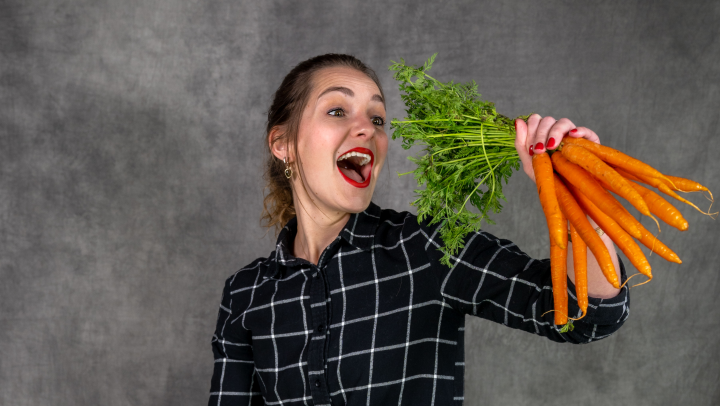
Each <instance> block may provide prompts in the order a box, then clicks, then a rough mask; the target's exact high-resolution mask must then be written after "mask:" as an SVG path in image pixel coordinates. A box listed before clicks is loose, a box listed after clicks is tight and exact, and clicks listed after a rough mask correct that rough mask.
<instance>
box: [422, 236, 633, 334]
mask: <svg viewBox="0 0 720 406" xmlns="http://www.w3.org/2000/svg"><path fill="white" fill-rule="evenodd" d="M438 227H439V225H438V224H434V225H432V226H429V225H427V224H426V223H423V224H421V228H423V230H424V233H423V234H424V235H426V238H427V239H428V243H427V244H425V247H426V248H425V249H426V251H427V254H428V257H429V258H430V260H431V263H432V266H433V268H434V269H436V270H437V272H435V275H436V277H437V282H438V286H439V289H440V293H441V295H442V297H443V300H445V301H446V302H447V303H449V304H450V305H451V306H453V308H456V309H458V310H459V311H461V312H463V313H466V314H471V315H474V316H478V317H482V318H484V319H488V320H492V321H494V322H497V323H501V324H504V325H506V326H508V327H512V328H516V329H521V330H524V331H527V332H530V333H535V334H538V335H541V336H544V337H547V338H549V339H551V340H553V341H558V342H570V343H575V344H581V343H589V342H592V341H597V340H599V339H602V338H605V337H608V336H610V335H611V334H612V333H614V332H615V331H617V330H618V329H619V328H620V327H621V326H622V325H623V323H624V322H625V320H627V318H628V316H629V314H630V307H629V305H630V297H629V294H628V288H627V286H624V287H623V288H622V289H621V290H620V293H618V295H617V296H615V297H614V298H611V299H598V298H592V297H591V298H588V301H589V305H588V310H587V315H586V316H585V317H584V318H583V319H581V320H578V321H574V322H573V327H574V329H573V330H572V331H569V332H567V333H560V331H559V329H560V328H561V327H562V326H556V325H555V322H554V315H553V313H552V312H550V313H546V312H548V311H549V310H553V307H554V304H553V294H552V278H551V275H550V260H549V259H541V260H538V259H533V258H530V257H529V256H528V255H527V254H525V253H524V252H522V251H521V250H520V249H519V248H518V247H517V246H516V245H515V244H514V243H513V242H511V241H508V240H504V239H499V238H496V237H495V236H493V235H492V234H490V233H486V232H484V231H479V232H473V233H470V234H468V236H467V237H466V239H465V246H464V248H463V249H462V250H461V251H460V253H459V254H458V255H457V257H455V258H453V259H452V260H451V263H452V264H453V266H452V267H451V268H449V267H447V266H446V265H443V264H441V263H440V258H441V257H442V255H443V254H442V252H440V250H439V249H438V248H439V247H440V244H441V243H442V240H441V239H440V235H439V233H437V232H436V231H437V229H438ZM618 260H619V258H618ZM618 262H619V263H620V272H621V284H622V283H623V282H625V280H626V279H627V275H626V273H625V267H624V265H623V263H622V261H620V260H619V261H618ZM568 313H569V315H570V316H571V317H579V316H580V315H581V314H582V312H581V311H580V308H579V306H578V304H577V298H576V296H575V285H574V284H573V283H572V282H571V281H570V279H569V278H568Z"/></svg>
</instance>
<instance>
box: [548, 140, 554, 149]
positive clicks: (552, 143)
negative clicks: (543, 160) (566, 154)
mask: <svg viewBox="0 0 720 406" xmlns="http://www.w3.org/2000/svg"><path fill="white" fill-rule="evenodd" d="M554 146H555V138H550V139H549V140H548V148H552V147H554Z"/></svg>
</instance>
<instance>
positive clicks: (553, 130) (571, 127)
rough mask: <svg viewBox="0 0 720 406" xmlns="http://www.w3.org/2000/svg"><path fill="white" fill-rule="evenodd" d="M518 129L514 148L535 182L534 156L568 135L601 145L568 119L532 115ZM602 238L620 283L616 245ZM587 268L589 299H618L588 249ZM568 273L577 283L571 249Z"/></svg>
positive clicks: (556, 145) (597, 138)
mask: <svg viewBox="0 0 720 406" xmlns="http://www.w3.org/2000/svg"><path fill="white" fill-rule="evenodd" d="M515 128H516V130H517V136H516V138H515V149H517V152H518V154H519V155H520V161H521V162H522V166H523V170H524V171H525V173H526V174H527V175H528V177H530V179H531V180H532V181H533V182H535V174H534V173H533V169H532V155H534V154H535V153H542V152H546V151H547V150H555V149H556V148H557V147H558V146H559V145H560V142H561V141H562V139H563V137H565V136H570V137H575V138H586V139H588V140H590V141H593V142H597V143H598V144H599V143H600V139H599V137H598V136H597V134H595V132H593V131H592V130H590V129H589V128H585V127H575V124H573V123H572V121H570V120H568V119H566V118H562V119H560V120H555V119H554V118H552V117H544V118H543V117H540V116H539V115H538V114H533V115H532V116H530V117H529V118H528V120H527V123H525V122H524V121H523V120H516V121H515ZM588 220H590V224H592V226H593V227H594V228H597V224H595V222H594V221H593V220H592V219H590V218H588ZM601 239H602V241H603V242H604V243H605V246H606V247H607V249H608V252H609V253H610V257H611V258H612V259H613V265H614V266H615V272H616V273H617V275H618V280H620V265H619V263H618V260H617V253H616V251H615V245H614V244H613V242H612V240H611V239H610V237H608V236H607V234H606V235H603V236H602V237H601ZM587 266H588V269H587V278H588V296H590V297H595V298H599V299H609V298H613V297H615V296H617V294H618V293H619V292H620V289H615V288H614V287H613V286H612V285H611V284H610V283H609V282H608V281H607V279H606V278H605V275H603V273H602V270H601V269H600V265H599V264H598V262H597V260H596V259H595V256H593V254H592V252H591V251H590V250H588V253H587ZM567 272H568V277H569V278H570V280H571V281H572V282H573V283H574V282H575V270H574V268H573V261H572V250H571V249H570V248H569V247H568V266H567Z"/></svg>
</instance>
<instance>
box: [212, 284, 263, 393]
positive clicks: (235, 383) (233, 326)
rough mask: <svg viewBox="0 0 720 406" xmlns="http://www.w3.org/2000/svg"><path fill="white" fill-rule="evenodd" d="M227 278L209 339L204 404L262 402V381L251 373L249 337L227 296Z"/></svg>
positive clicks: (253, 372) (250, 340) (252, 363)
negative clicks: (209, 375) (208, 377)
mask: <svg viewBox="0 0 720 406" xmlns="http://www.w3.org/2000/svg"><path fill="white" fill-rule="evenodd" d="M230 281H231V279H228V280H227V281H226V282H225V288H224V290H223V296H222V300H221V302H220V310H219V311H218V320H217V326H216V328H215V334H214V335H213V338H212V351H213V355H214V358H215V364H214V368H213V375H212V380H211V382H210V399H209V400H208V405H212V406H223V405H227V406H230V405H248V404H249V405H264V404H265V402H264V400H263V397H262V393H261V386H260V385H262V382H260V381H259V379H258V377H259V376H258V375H257V374H256V373H255V363H254V361H253V353H252V336H251V334H250V331H248V330H245V329H244V328H243V327H242V325H241V323H240V321H239V320H238V321H237V322H235V323H233V321H234V319H235V318H236V317H237V315H238V313H239V312H238V311H237V306H235V307H233V299H232V298H231V295H230V284H231V283H230Z"/></svg>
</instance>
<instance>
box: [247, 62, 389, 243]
mask: <svg viewBox="0 0 720 406" xmlns="http://www.w3.org/2000/svg"><path fill="white" fill-rule="evenodd" d="M338 66H343V67H348V68H352V69H356V70H358V71H360V72H362V73H364V74H365V75H367V76H368V77H369V78H370V79H372V80H373V82H375V84H376V85H377V87H378V89H380V95H381V96H382V97H383V99H384V98H385V95H384V94H383V90H382V86H380V80H379V79H378V77H377V75H376V74H375V71H373V70H372V69H370V68H369V67H368V66H367V65H365V64H364V63H362V62H361V61H360V60H359V59H357V58H355V57H354V56H351V55H343V54H325V55H319V56H316V57H314V58H310V59H308V60H306V61H303V62H300V63H299V64H298V65H297V66H295V67H294V68H293V69H292V70H291V71H290V73H288V74H287V76H285V79H283V81H282V83H281V84H280V87H278V89H277V90H276V91H275V96H274V97H273V102H272V105H270V110H268V113H267V114H268V120H267V125H266V127H265V145H267V147H268V149H267V151H268V155H267V158H266V161H265V174H264V176H263V178H264V179H265V188H266V189H268V194H267V195H266V196H265V198H264V199H263V212H262V216H261V218H260V221H261V223H262V225H263V226H264V227H268V228H270V227H275V233H276V234H277V233H279V232H280V230H281V229H282V228H283V227H284V226H285V224H286V223H287V222H288V221H289V220H290V219H292V218H293V217H295V214H296V211H295V202H293V195H292V183H291V182H290V179H288V178H286V177H285V164H284V163H283V161H282V160H281V159H278V158H277V157H275V155H273V153H272V149H271V148H272V147H271V145H270V144H269V143H268V142H267V139H268V136H269V135H270V132H271V131H272V130H273V128H275V127H277V126H283V127H285V128H284V131H283V133H282V134H281V135H280V136H278V137H276V138H275V139H274V140H272V145H274V144H275V143H276V142H286V143H287V145H288V147H290V146H292V148H288V152H289V151H292V153H293V154H294V155H295V156H291V157H288V159H289V160H292V161H294V162H296V163H297V168H298V169H299V171H298V172H300V173H299V174H298V175H299V176H300V175H301V174H302V165H301V162H300V157H299V156H297V155H296V151H297V133H298V128H299V127H300V119H301V117H302V114H303V111H304V110H305V106H306V105H307V102H308V98H309V97H310V93H311V92H312V86H313V79H314V75H315V73H316V72H318V71H319V70H321V69H324V68H331V67H338ZM293 169H294V168H293ZM293 176H294V175H293ZM300 181H301V182H302V185H303V187H305V183H304V182H303V178H302V176H300Z"/></svg>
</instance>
